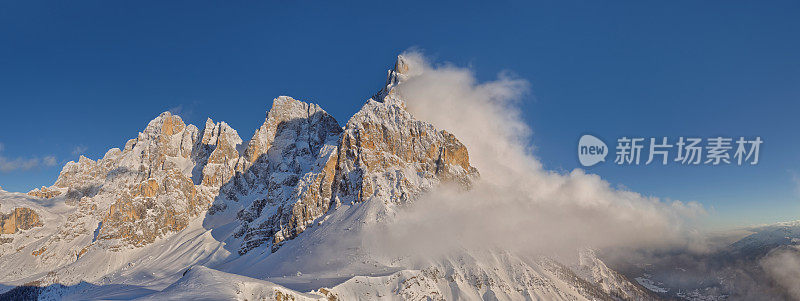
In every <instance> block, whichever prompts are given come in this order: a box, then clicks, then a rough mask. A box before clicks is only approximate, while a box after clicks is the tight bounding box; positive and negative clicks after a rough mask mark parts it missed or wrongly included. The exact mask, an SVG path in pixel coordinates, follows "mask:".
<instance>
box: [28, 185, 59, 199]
mask: <svg viewBox="0 0 800 301" xmlns="http://www.w3.org/2000/svg"><path fill="white" fill-rule="evenodd" d="M28 195H29V196H32V197H37V198H43V199H52V198H54V197H57V196H59V195H61V191H59V190H55V189H50V188H47V187H44V186H42V187H41V188H36V189H34V190H31V191H28Z"/></svg>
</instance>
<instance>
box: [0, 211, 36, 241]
mask: <svg viewBox="0 0 800 301" xmlns="http://www.w3.org/2000/svg"><path fill="white" fill-rule="evenodd" d="M40 226H42V222H41V221H40V220H39V215H38V214H36V211H34V210H33V209H30V208H26V207H19V208H14V209H13V210H11V212H10V213H5V214H4V213H0V234H14V233H17V231H19V230H28V229H31V228H33V227H40Z"/></svg>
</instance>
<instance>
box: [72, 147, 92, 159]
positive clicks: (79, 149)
mask: <svg viewBox="0 0 800 301" xmlns="http://www.w3.org/2000/svg"><path fill="white" fill-rule="evenodd" d="M87 149H88V148H87V147H86V146H83V145H76V146H75V148H73V149H72V156H77V155H82V154H83V153H85V152H86V150H87Z"/></svg>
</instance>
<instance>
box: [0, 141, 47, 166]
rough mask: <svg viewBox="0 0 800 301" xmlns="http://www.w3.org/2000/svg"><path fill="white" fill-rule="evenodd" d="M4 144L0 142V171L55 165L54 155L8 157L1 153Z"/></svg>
mask: <svg viewBox="0 0 800 301" xmlns="http://www.w3.org/2000/svg"><path fill="white" fill-rule="evenodd" d="M4 149H5V145H3V144H2V143H0V172H12V171H17V170H30V169H33V168H36V167H40V166H55V165H56V163H57V162H56V157H55V156H45V157H41V158H40V157H31V158H22V157H17V158H9V157H6V156H4V155H3V154H2V151H3V150H4Z"/></svg>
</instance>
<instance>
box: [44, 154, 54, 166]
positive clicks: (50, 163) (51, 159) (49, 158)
mask: <svg viewBox="0 0 800 301" xmlns="http://www.w3.org/2000/svg"><path fill="white" fill-rule="evenodd" d="M42 164H44V165H45V166H55V165H56V157H55V156H47V157H44V158H42Z"/></svg>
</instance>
